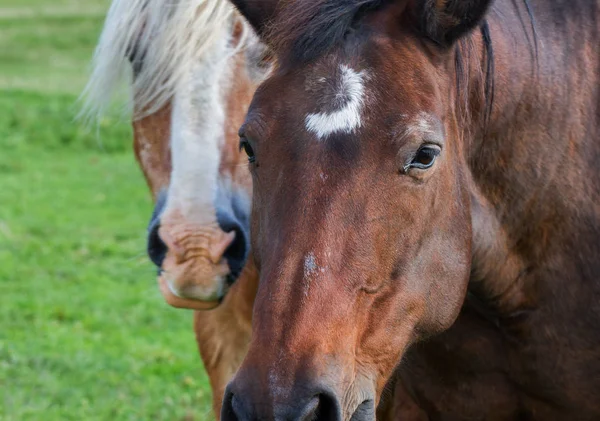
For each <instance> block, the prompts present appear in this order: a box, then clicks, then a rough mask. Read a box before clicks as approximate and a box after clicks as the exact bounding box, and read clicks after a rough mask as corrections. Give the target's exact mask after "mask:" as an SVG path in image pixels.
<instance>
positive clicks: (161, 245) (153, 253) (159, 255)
mask: <svg viewBox="0 0 600 421" xmlns="http://www.w3.org/2000/svg"><path fill="white" fill-rule="evenodd" d="M159 228H160V223H159V222H158V221H157V222H156V223H155V224H152V225H151V226H150V229H149V230H148V257H150V260H152V263H154V264H155V265H156V266H157V267H159V268H160V267H161V266H162V264H163V261H164V260H165V257H166V255H167V245H166V244H165V242H164V241H163V240H162V239H161V238H160V235H158V229H159Z"/></svg>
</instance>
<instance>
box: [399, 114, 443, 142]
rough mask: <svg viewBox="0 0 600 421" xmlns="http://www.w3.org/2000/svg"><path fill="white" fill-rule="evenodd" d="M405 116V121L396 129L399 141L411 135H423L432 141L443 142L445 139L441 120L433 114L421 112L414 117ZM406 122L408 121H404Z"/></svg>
mask: <svg viewBox="0 0 600 421" xmlns="http://www.w3.org/2000/svg"><path fill="white" fill-rule="evenodd" d="M402 117H403V122H402V124H401V126H400V127H398V129H397V130H395V134H396V136H395V137H396V138H397V140H398V141H402V140H405V139H409V138H411V137H416V136H418V137H423V138H427V139H428V140H431V141H437V142H439V143H441V141H442V140H443V136H442V131H441V128H440V122H439V120H438V119H437V118H436V117H434V116H433V115H431V114H429V113H426V112H420V113H419V114H417V115H416V116H414V117H407V116H405V115H403V116H402ZM404 122H406V123H404Z"/></svg>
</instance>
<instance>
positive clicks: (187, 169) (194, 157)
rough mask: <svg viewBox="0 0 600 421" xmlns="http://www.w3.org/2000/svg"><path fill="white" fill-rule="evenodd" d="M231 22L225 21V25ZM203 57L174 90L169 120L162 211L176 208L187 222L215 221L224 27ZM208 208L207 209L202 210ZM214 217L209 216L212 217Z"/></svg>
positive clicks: (221, 136) (221, 131)
mask: <svg viewBox="0 0 600 421" xmlns="http://www.w3.org/2000/svg"><path fill="white" fill-rule="evenodd" d="M225 28H227V26H225ZM218 38H219V41H216V42H215V43H214V44H213V45H212V46H211V48H210V49H209V50H207V51H206V53H205V56H204V57H203V59H202V61H199V62H197V63H194V64H193V65H192V66H191V68H190V69H189V71H188V72H186V77H187V78H188V80H187V81H186V83H181V84H180V85H179V86H181V87H183V88H182V89H181V90H179V91H178V92H176V94H175V98H174V100H173V112H172V120H171V154H172V156H171V158H172V172H171V183H170V185H169V195H168V198H167V204H166V207H165V210H164V214H163V215H166V214H168V213H169V212H170V211H177V212H179V213H181V215H182V216H183V217H184V218H185V219H186V220H187V221H189V222H195V223H198V224H207V223H212V222H214V212H213V211H212V208H213V203H214V201H215V197H216V191H217V182H218V178H219V164H220V162H221V145H222V144H223V141H224V135H225V133H224V123H225V112H226V110H225V104H224V93H225V92H224V91H226V88H227V87H226V86H223V85H224V83H226V81H227V80H228V77H227V74H228V73H229V71H230V69H229V68H228V63H229V60H226V59H225V57H226V56H227V54H228V53H229V49H228V36H227V33H226V32H225V31H224V32H223V34H222V36H219V37H218ZM203 209H205V210H208V212H205V211H203ZM209 219H210V220H209Z"/></svg>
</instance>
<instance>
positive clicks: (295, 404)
mask: <svg viewBox="0 0 600 421" xmlns="http://www.w3.org/2000/svg"><path fill="white" fill-rule="evenodd" d="M234 388H235V386H231V385H230V387H229V388H228V389H229V390H228V391H227V392H226V394H225V399H224V401H223V408H222V411H221V420H222V421H263V420H274V421H280V420H281V421H283V420H285V421H287V420H290V421H341V420H342V413H341V409H340V405H339V402H338V400H337V398H336V396H335V394H333V393H332V392H330V391H328V390H326V389H324V388H315V389H313V390H310V389H309V388H306V387H302V389H301V390H302V392H303V393H302V395H303V396H291V397H290V399H288V400H286V401H284V402H278V403H276V404H272V405H265V404H264V401H265V400H264V399H260V400H259V401H257V402H254V403H255V404H256V405H254V403H253V402H252V401H251V398H250V397H249V396H248V395H244V394H237V393H235V392H234V391H233V390H234ZM307 392H308V393H307Z"/></svg>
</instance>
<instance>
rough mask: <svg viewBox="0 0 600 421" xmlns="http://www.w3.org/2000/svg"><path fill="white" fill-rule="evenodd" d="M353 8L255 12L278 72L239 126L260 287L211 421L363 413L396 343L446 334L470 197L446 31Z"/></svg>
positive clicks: (460, 282) (390, 9) (405, 12)
mask: <svg viewBox="0 0 600 421" xmlns="http://www.w3.org/2000/svg"><path fill="white" fill-rule="evenodd" d="M357 3H360V5H359V6H357V10H354V9H352V8H351V7H350V9H349V10H348V5H347V4H346V3H345V4H344V5H341V6H340V3H339V2H334V1H331V2H330V3H328V2H327V1H326V2H319V3H318V4H317V5H316V10H315V11H313V12H311V11H310V10H308V11H307V9H309V8H310V7H311V6H310V5H306V4H305V3H302V10H296V9H295V8H294V7H293V6H291V7H290V9H289V10H285V9H284V10H283V11H279V12H277V11H273V13H271V14H270V15H268V18H267V19H268V21H270V22H272V23H271V25H272V27H274V28H275V29H274V30H273V32H272V33H273V34H274V35H273V36H274V38H273V39H271V40H270V43H271V45H274V46H275V47H276V53H277V56H278V63H279V66H278V68H277V69H276V71H275V72H274V73H273V74H272V76H271V77H270V78H269V79H268V80H267V81H266V82H265V83H264V84H263V85H262V86H261V87H260V88H259V89H258V91H257V93H256V94H255V97H254V100H253V103H252V105H251V107H250V110H249V113H248V117H247V120H246V122H245V124H244V125H243V127H242V129H241V131H240V135H241V137H242V143H243V145H244V146H245V148H246V150H247V151H248V153H249V154H250V155H251V161H252V165H251V171H252V173H253V180H254V191H253V192H254V193H253V194H254V198H253V215H252V234H253V235H252V246H253V253H254V256H255V259H256V262H257V266H258V267H259V269H260V283H259V289H258V294H257V298H256V301H255V307H254V309H255V310H254V316H253V340H252V342H251V346H250V350H249V353H248V355H247V357H246V360H245V361H244V363H243V365H242V367H241V369H240V371H239V372H238V374H237V375H236V378H235V379H234V381H233V382H232V383H231V384H230V386H229V391H228V394H227V395H226V398H225V402H224V409H223V419H224V420H259V419H260V420H263V419H264V420H271V419H274V420H279V419H294V420H296V419H298V420H304V419H316V420H336V419H338V420H341V419H345V420H348V419H352V420H367V419H373V418H374V408H375V406H376V404H377V402H378V400H379V396H380V393H381V391H382V389H383V387H384V385H385V383H386V381H387V380H388V379H389V377H390V375H391V373H392V371H393V369H394V368H395V366H396V365H397V364H398V363H399V362H400V360H401V357H402V355H403V353H404V351H405V350H406V349H407V347H408V346H410V344H412V343H414V342H415V341H417V340H419V339H421V338H423V337H425V336H428V335H433V334H436V333H438V332H440V331H443V330H444V329H446V328H448V327H449V326H450V325H451V324H452V323H453V322H454V320H455V318H456V317H457V315H458V312H459V310H460V307H461V304H462V301H463V299H464V296H465V292H466V286H467V282H468V277H469V272H470V259H471V222H470V203H469V194H468V180H467V177H466V173H467V171H466V170H464V169H465V168H466V163H465V160H464V157H463V155H462V144H461V143H462V140H461V135H460V131H459V128H458V123H457V117H456V115H455V110H454V105H453V104H454V93H453V92H454V89H455V86H454V84H453V80H454V79H453V77H454V76H453V75H454V73H453V67H452V66H453V64H454V62H453V54H452V52H453V51H452V48H451V47H450V46H443V45H442V44H443V42H449V40H450V38H449V37H450V35H448V34H446V33H445V32H443V31H442V30H441V29H440V33H441V34H442V35H440V37H441V38H442V39H441V41H440V42H439V43H438V44H434V43H433V42H432V41H430V40H425V39H424V38H423V36H422V35H421V34H420V33H419V31H418V30H417V29H420V27H419V26H417V23H416V21H417V20H418V19H415V16H416V15H418V13H420V12H421V10H419V9H418V8H415V7H414V6H413V5H412V4H413V3H410V4H408V3H405V2H397V3H393V2H392V4H389V5H386V6H381V5H380V4H381V2H378V3H377V4H378V5H379V6H376V5H374V6H373V7H374V8H375V9H374V10H371V11H369V12H368V13H367V12H366V11H365V9H364V6H365V4H366V3H368V2H357ZM451 3H452V2H438V4H442V5H443V4H446V6H445V7H450V9H448V10H452V9H451V6H452V5H451ZM327 4H329V5H330V7H331V8H328V7H327V6H326V5H327ZM427 4H430V6H428V7H431V8H433V9H432V10H429V12H430V13H432V14H433V13H437V12H438V10H437V9H436V7H438V6H434V5H431V2H427ZM261 5H262V6H261V7H263V8H264V2H261ZM245 6H246V8H248V7H250V8H252V4H250V5H248V4H245ZM423 7H425V6H423ZM440 7H441V6H440ZM345 8H346V9H345ZM240 9H241V10H243V11H245V12H246V13H247V16H248V17H249V19H250V20H251V21H253V22H254V24H255V25H256V24H257V15H256V14H255V13H251V11H250V12H248V10H247V9H244V7H240ZM445 10H446V9H444V12H445ZM276 12H277V13H281V16H278V15H277V13H276ZM311 13H312V14H311ZM440 13H441V12H440ZM481 13H483V11H482V12H481ZM327 14H329V15H330V16H331V21H327ZM357 15H364V17H363V18H361V20H360V21H358V22H357V21H356V18H355V16H357ZM311 16H312V17H311ZM344 16H351V17H352V18H351V19H349V22H348V25H347V27H346V28H344V30H340V28H339V25H341V24H342V23H340V19H341V20H343V19H344ZM295 19H300V22H296V21H295ZM457 19H458V20H460V18H458V17H457ZM444 21H445V20H444ZM259 25H260V23H259ZM336 26H338V27H337V28H336ZM279 28H284V29H281V31H284V32H279V33H278V31H279ZM332 28H333V29H332ZM297 29H298V30H299V31H300V32H298V33H297V34H293V36H290V35H289V31H295V30H297ZM465 30H467V29H465ZM302 31H304V32H302ZM259 32H260V31H259ZM337 32H339V34H340V36H339V43H338V44H336V45H331V46H329V47H328V48H323V44H320V43H321V42H322V40H327V41H323V42H325V43H327V42H329V40H331V36H333V37H335V33H337ZM319 34H321V35H322V36H321V37H320V36H319ZM332 34H333V35H332ZM444 34H446V35H444ZM328 35H329V38H328ZM432 35H433V34H432ZM286 37H287V38H286ZM442 41H443V42H442ZM311 43H312V44H311ZM311 48H312V49H313V51H310V50H311ZM319 49H321V50H323V51H321V53H320V54H318V53H315V51H317V52H318V51H319ZM303 53H306V56H304V57H302V54H303ZM311 417H312V418H311Z"/></svg>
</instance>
